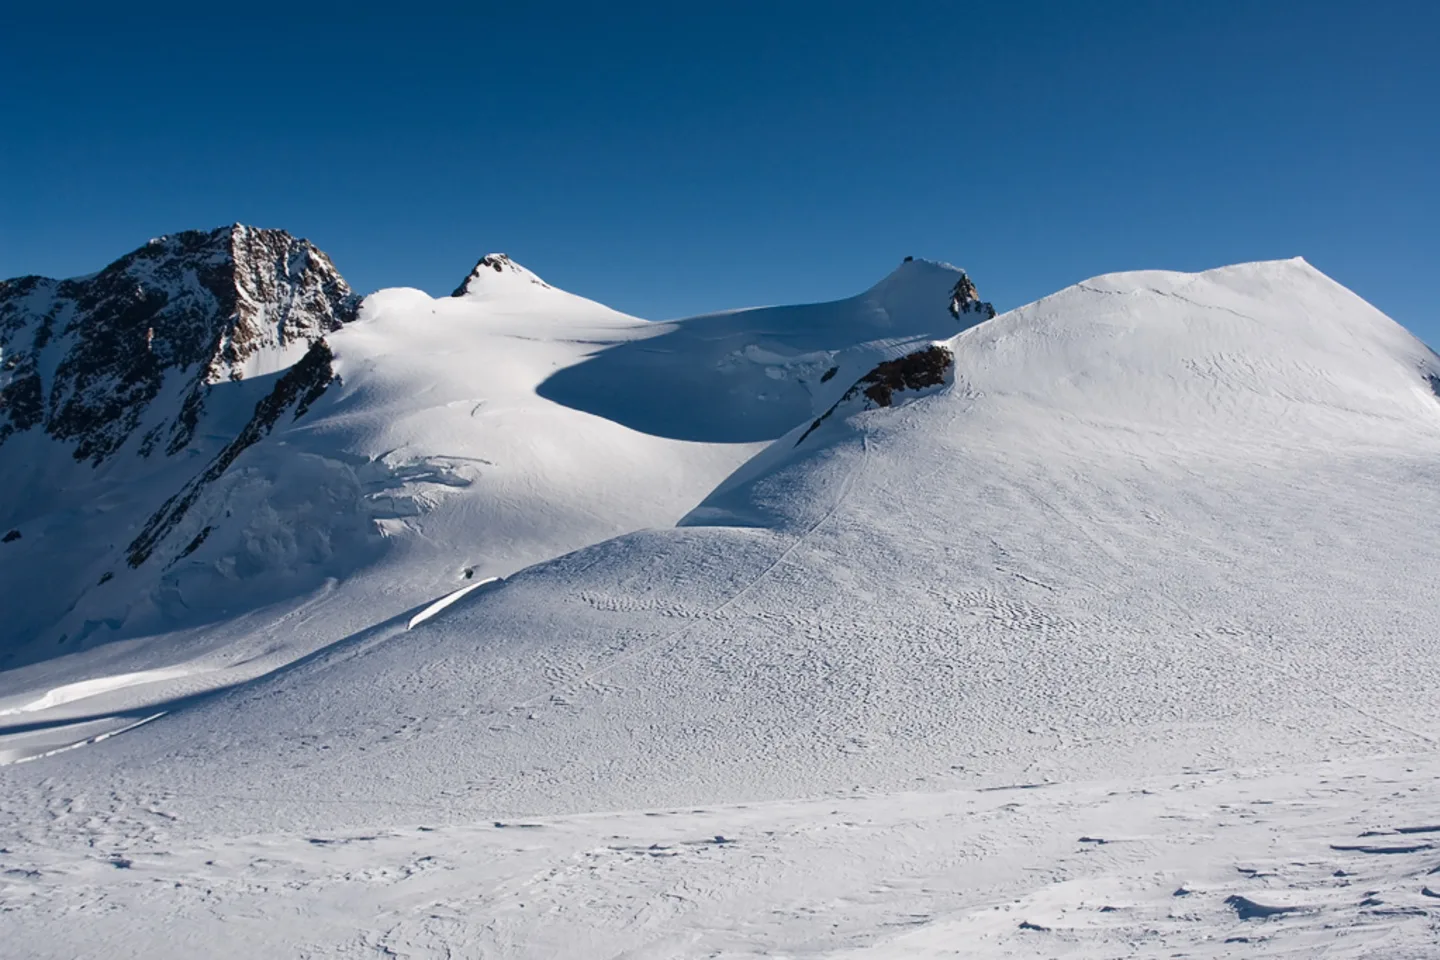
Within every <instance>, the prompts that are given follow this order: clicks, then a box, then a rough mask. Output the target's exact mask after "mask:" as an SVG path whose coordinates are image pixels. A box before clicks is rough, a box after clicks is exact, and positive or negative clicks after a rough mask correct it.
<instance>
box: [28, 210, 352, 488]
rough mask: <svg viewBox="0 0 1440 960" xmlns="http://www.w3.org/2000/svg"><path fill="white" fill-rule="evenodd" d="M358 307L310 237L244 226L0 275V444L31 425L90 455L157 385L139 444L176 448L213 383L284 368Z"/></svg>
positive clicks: (135, 423)
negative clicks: (91, 268)
mask: <svg viewBox="0 0 1440 960" xmlns="http://www.w3.org/2000/svg"><path fill="white" fill-rule="evenodd" d="M358 306H359V298H358V297H356V296H355V295H354V294H353V293H352V292H351V290H350V287H349V286H348V285H347V284H346V283H345V280H344V279H343V278H342V277H341V276H340V274H339V273H338V272H337V271H336V270H335V267H334V265H333V264H332V263H331V262H330V259H329V257H327V256H326V255H325V254H324V253H323V252H321V251H320V250H319V249H318V248H316V247H315V246H314V245H313V244H311V243H309V242H308V241H306V240H300V239H297V238H295V237H292V236H290V235H289V234H288V233H285V232H284V231H281V230H260V229H256V228H253V227H246V226H242V225H239V224H237V225H234V226H230V227H222V228H220V229H218V230H212V231H209V232H205V231H186V232H184V233H178V234H175V235H173V236H168V237H160V238H158V239H156V240H152V241H150V242H149V243H147V244H146V245H145V246H143V247H141V248H140V249H138V250H136V251H134V252H133V253H130V254H128V255H126V256H124V257H121V258H120V259H119V260H117V261H115V262H114V263H112V264H110V266H108V267H106V268H105V269H104V270H102V271H100V272H99V273H97V274H94V275H92V276H89V277H82V278H78V279H74V280H51V279H47V278H44V277H21V278H18V279H15V280H8V281H3V282H0V444H3V443H4V442H5V440H6V439H8V438H9V437H10V436H11V435H13V434H14V433H17V432H20V431H24V430H30V429H34V428H37V427H39V428H42V429H44V430H45V432H46V433H47V434H49V435H50V436H52V437H54V438H56V439H57V440H61V441H68V442H72V443H73V444H74V451H73V452H74V456H75V459H77V460H88V461H90V462H91V463H92V464H98V463H100V462H101V461H103V460H105V459H106V458H107V457H109V456H111V455H112V454H113V453H115V452H116V451H117V450H118V449H120V447H121V446H123V445H124V444H125V443H126V441H127V440H129V439H130V437H131V436H132V434H134V433H135V431H136V430H137V429H138V428H139V427H140V425H141V424H142V422H144V421H146V420H147V417H146V414H147V412H148V409H149V407H150V405H151V403H152V401H154V400H155V399H156V398H157V397H158V396H160V394H161V393H162V391H164V392H166V393H167V394H169V395H173V396H175V397H176V400H175V401H174V402H173V409H167V410H164V411H161V414H162V415H161V416H160V417H159V418H158V420H159V422H154V423H151V424H150V425H149V427H148V429H147V430H146V432H145V434H144V436H143V437H142V438H141V440H140V443H139V446H138V452H139V453H141V454H142V455H145V456H148V455H150V454H151V453H153V452H154V451H155V450H156V449H157V448H159V447H161V446H162V445H163V449H164V451H165V452H166V453H169V454H173V453H177V452H179V451H180V450H181V449H183V448H184V447H185V446H186V445H187V444H188V443H189V442H190V440H191V438H192V436H193V435H194V431H195V428H196V425H197V424H198V422H199V419H200V416H201V414H202V412H203V410H204V406H205V399H206V395H207V393H208V388H209V387H210V386H211V385H212V384H216V383H220V382H222V381H226V380H239V379H243V378H244V377H246V376H250V375H253V374H255V373H264V372H274V370H276V369H278V368H282V367H284V366H285V365H286V361H285V359H284V354H285V349H286V348H287V347H294V346H297V345H300V344H305V343H313V342H315V341H316V340H318V339H320V338H321V337H323V336H324V335H325V334H326V333H327V332H329V331H331V330H334V329H336V328H338V327H339V326H340V325H341V324H343V323H346V322H347V321H349V320H351V319H353V318H354V316H355V313H356V310H357V308H358ZM172 391H173V393H172ZM182 397H183V399H181V398H182ZM149 419H151V420H154V419H156V418H154V417H151V418H149Z"/></svg>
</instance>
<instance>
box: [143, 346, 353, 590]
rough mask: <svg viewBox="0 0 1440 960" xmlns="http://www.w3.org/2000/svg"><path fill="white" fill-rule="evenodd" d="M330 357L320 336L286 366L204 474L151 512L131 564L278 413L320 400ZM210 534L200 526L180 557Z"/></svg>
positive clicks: (269, 427)
mask: <svg viewBox="0 0 1440 960" xmlns="http://www.w3.org/2000/svg"><path fill="white" fill-rule="evenodd" d="M334 359H335V355H334V354H333V353H331V352H330V345H329V344H327V343H326V342H325V341H324V340H316V341H315V342H314V343H312V344H311V345H310V349H309V350H308V351H306V353H305V356H304V357H303V358H301V360H300V362H299V363H297V364H295V365H294V366H293V367H291V368H290V369H289V370H287V371H286V372H285V375H284V376H282V377H281V378H280V379H279V380H278V381H277V382H276V384H275V389H273V390H272V391H270V394H269V396H267V397H265V399H263V400H261V401H260V402H259V403H257V404H256V405H255V414H254V416H252V417H251V418H250V422H249V423H247V424H246V425H245V427H244V429H242V430H241V431H240V434H239V435H238V436H237V437H236V438H235V439H234V440H232V441H231V442H230V443H229V444H228V445H227V446H226V447H225V449H224V450H221V451H220V453H219V454H218V455H216V457H215V459H214V460H212V461H211V462H210V465H209V466H208V467H206V468H205V470H204V472H202V473H201V474H200V475H199V476H196V477H194V478H193V479H192V480H191V481H190V482H189V483H187V484H186V485H185V487H184V488H183V489H182V490H181V491H180V492H179V493H177V494H175V495H174V496H172V497H171V498H170V499H169V500H167V501H165V503H164V504H163V505H162V506H161V507H160V509H159V510H157V511H155V514H154V516H152V517H151V518H150V519H149V521H148V522H146V524H145V528H144V529H143V530H142V531H141V532H140V535H139V536H138V537H136V538H135V540H134V542H133V543H131V544H130V547H129V549H128V557H127V559H128V561H129V563H130V566H132V567H138V566H140V564H142V563H144V562H145V561H146V560H147V559H148V558H149V556H150V554H151V552H153V551H154V549H155V548H156V546H157V545H158V544H159V543H160V541H162V540H163V539H165V536H166V535H167V534H168V533H169V532H170V531H171V530H173V529H174V528H175V525H176V524H178V523H179V522H180V521H181V520H182V519H184V517H185V513H186V511H188V510H189V509H190V507H191V506H193V505H194V503H195V501H196V499H198V498H199V496H200V494H201V493H202V492H204V490H205V488H206V487H207V486H209V485H210V484H211V483H213V482H215V481H216V480H218V479H219V478H220V476H221V474H223V473H224V472H225V471H226V470H228V469H229V468H230V464H232V463H234V462H235V458H236V457H238V456H240V454H241V453H243V452H244V451H245V450H246V448H248V447H250V446H252V445H253V444H254V443H255V442H256V441H258V440H260V439H261V438H262V437H264V436H265V435H266V434H268V433H269V432H270V431H271V430H272V429H273V428H274V426H275V424H276V422H277V421H279V419H280V417H281V415H282V414H284V413H285V412H286V411H287V410H288V411H293V414H292V417H294V418H298V417H300V416H301V415H303V414H304V413H305V411H306V410H308V409H310V405H311V404H312V403H314V402H315V401H316V400H318V399H319V398H320V395H321V394H323V393H324V392H325V388H326V387H328V386H329V385H330V382H331V381H332V380H334V379H335V375H334V372H333V370H332V368H331V361H333V360H334ZM209 532H210V528H209V527H206V528H205V529H204V530H202V531H201V533H200V535H199V536H198V537H197V538H196V539H195V540H194V541H192V542H191V543H190V545H189V546H187V547H186V548H185V550H184V551H183V552H182V554H181V556H185V555H188V554H190V553H193V552H194V551H195V549H196V548H198V547H199V546H200V544H201V543H203V542H204V539H205V537H206V535H208V534H209Z"/></svg>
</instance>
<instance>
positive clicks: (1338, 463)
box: [25, 262, 1440, 829]
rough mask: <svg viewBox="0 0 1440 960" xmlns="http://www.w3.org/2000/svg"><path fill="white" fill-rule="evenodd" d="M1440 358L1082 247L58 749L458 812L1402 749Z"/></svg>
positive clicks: (1421, 674) (1426, 676) (1345, 324)
mask: <svg viewBox="0 0 1440 960" xmlns="http://www.w3.org/2000/svg"><path fill="white" fill-rule="evenodd" d="M955 283H956V277H955V276H954V275H953V274H952V275H951V276H949V277H948V278H945V280H944V281H943V282H941V283H939V284H938V285H937V290H938V294H939V300H938V303H936V308H937V309H938V310H939V311H940V317H941V318H942V319H943V320H944V321H946V322H948V323H951V324H953V323H954V320H953V318H951V317H950V316H949V311H948V310H947V309H946V305H947V303H948V301H949V294H950V291H951V290H952V289H953V287H954V284H955ZM895 292H897V293H898V291H895ZM931 302H932V303H934V301H931ZM952 329H953V328H952ZM1437 376H1440V368H1437V366H1436V358H1435V356H1434V354H1432V353H1431V352H1430V351H1429V350H1428V349H1427V348H1425V347H1424V346H1423V345H1422V344H1420V343H1419V342H1418V341H1416V340H1415V339H1414V338H1413V337H1411V336H1410V335H1408V334H1407V333H1406V332H1405V331H1404V330H1403V329H1401V328H1400V327H1398V326H1397V325H1395V324H1394V323H1393V322H1392V321H1390V320H1389V319H1387V318H1386V317H1384V316H1383V315H1382V314H1380V313H1379V312H1378V311H1376V310H1374V308H1372V307H1370V306H1369V305H1368V304H1366V303H1364V302H1363V301H1362V300H1360V299H1359V298H1358V297H1356V296H1354V295H1353V294H1351V293H1350V292H1349V291H1347V290H1344V289H1343V288H1342V287H1340V286H1339V285H1337V284H1335V283H1333V282H1332V281H1330V280H1329V279H1328V278H1325V277H1324V276H1322V275H1320V274H1319V273H1317V272H1316V271H1314V270H1312V269H1311V268H1309V267H1308V266H1306V265H1305V264H1303V263H1300V262H1281V263H1266V264H1252V265H1246V266H1242V267H1233V268H1226V269H1222V270H1216V271H1210V272H1208V273H1204V274H1197V275H1186V274H1171V273H1140V274H1123V275H1116V276H1111V277H1102V278H1098V279H1096V280H1093V281H1089V282H1087V283H1085V284H1081V285H1078V286H1076V287H1073V288H1070V289H1068V290H1066V291H1063V292H1061V293H1059V294H1057V295H1055V296H1053V297H1050V298H1047V299H1045V300H1042V301H1040V302H1038V303H1035V304H1032V305H1030V306H1028V307H1024V308H1021V309H1020V310H1017V311H1014V312H1011V313H1008V314H1005V315H1001V316H997V317H996V318H994V319H993V320H990V321H987V322H983V323H980V324H978V325H976V326H973V327H971V328H969V329H967V330H965V331H963V332H961V333H959V334H958V335H955V334H952V335H951V336H950V337H948V338H945V339H944V341H943V342H942V343H940V344H938V345H936V344H934V343H933V342H927V343H922V344H918V345H914V346H912V347H911V348H910V349H907V350H904V351H903V352H902V353H900V354H898V355H895V356H892V357H889V358H885V359H881V360H879V361H877V362H875V363H872V364H871V365H870V366H869V367H867V368H865V369H863V370H860V371H859V372H858V373H856V374H854V375H853V376H850V377H848V380H847V379H841V375H840V374H836V375H835V376H834V377H832V378H831V379H832V381H838V383H836V390H837V398H838V399H839V400H840V402H839V405H838V406H837V407H836V408H835V412H834V413H833V414H832V415H830V416H829V417H826V418H823V420H822V422H821V423H820V424H819V426H818V427H814V428H813V430H812V429H811V428H812V426H813V422H812V421H808V420H807V421H806V422H803V423H799V424H797V425H796V426H795V427H794V429H793V430H791V431H789V432H788V433H787V434H786V435H785V436H784V437H782V438H781V439H780V440H779V441H778V442H777V443H775V444H773V445H771V446H770V447H769V448H767V449H766V450H765V451H764V452H763V453H761V454H760V455H759V456H757V457H756V458H755V459H754V460H753V461H751V462H749V463H747V464H746V465H745V466H744V467H742V468H741V469H740V470H739V471H737V472H736V473H735V474H734V475H733V476H732V477H731V479H730V480H728V481H727V482H725V483H723V484H721V485H720V486H719V487H718V488H717V489H716V490H715V492H714V493H713V494H712V495H711V496H709V497H708V498H706V499H705V500H704V501H703V502H702V504H701V506H700V507H699V508H697V509H696V510H695V511H694V512H693V513H692V514H691V515H690V516H689V517H688V518H687V519H686V520H685V521H684V522H682V524H681V525H680V526H678V527H676V528H672V529H656V530H650V531H644V532H639V533H635V534H632V535H629V536H625V537H620V538H617V539H615V540H611V541H608V542H605V543H602V544H598V545H596V546H593V547H590V548H587V549H585V550H581V551H578V552H576V553H574V554H571V555H569V556H565V557H561V558H559V559H557V560H555V561H553V562H550V563H545V564H540V565H537V566H534V567H531V568H529V569H527V570H525V571H523V572H521V573H519V574H517V575H516V576H514V577H511V578H510V579H509V580H508V581H507V582H506V583H505V584H504V585H502V586H500V587H498V588H495V589H491V590H488V591H480V592H477V593H475V594H474V595H472V596H471V597H468V598H467V599H466V600H465V601H463V602H460V603H457V604H455V605H453V606H451V607H448V608H447V609H446V610H445V611H443V612H442V613H440V614H438V615H437V616H435V617H434V618H433V619H431V620H429V621H427V622H426V623H424V624H421V625H420V626H419V627H417V628H416V629H415V630H414V631H411V632H410V633H408V634H406V636H405V639H404V642H403V643H389V644H378V645H376V646H374V647H372V648H370V649H368V650H367V651H366V652H365V653H364V654H362V655H359V656H355V657H350V658H348V659H345V660H344V661H343V662H340V661H335V662H330V663H325V664H315V665H307V666H302V667H299V668H297V669H295V670H292V671H289V672H287V673H285V674H282V675H280V676H277V677H275V678H274V679H273V681H272V682H270V683H268V684H266V685H265V687H264V689H263V690H259V691H254V692H243V693H237V694H236V695H235V696H233V697H230V698H228V699H226V700H224V701H219V702H216V703H213V704H208V705H206V706H204V707H202V708H200V709H197V710H194V711H189V712H187V713H185V714H184V715H181V716H179V717H176V718H173V720H172V719H169V718H167V720H166V721H164V722H162V723H157V724H154V725H152V726H151V727H148V728H145V729H144V730H142V731H137V732H136V733H135V734H126V736H124V737H121V738H119V739H118V740H116V741H115V742H114V743H113V745H111V744H107V749H106V750H104V751H96V752H95V754H94V755H93V757H87V758H86V762H87V764H94V765H96V766H95V767H94V768H93V769H92V771H91V774H92V775H94V776H97V777H102V778H103V779H104V782H106V783H107V784H122V785H121V786H117V787H116V789H118V790H121V792H124V791H127V790H128V791H129V792H130V793H132V794H134V795H150V794H151V793H153V792H154V791H156V790H159V789H161V788H162V785H163V787H164V788H165V789H169V790H171V791H173V795H174V796H176V797H184V796H187V795H190V794H192V793H193V795H194V796H196V797H203V798H208V797H211V796H214V795H233V796H243V795H245V783H244V781H246V780H248V779H250V778H253V777H254V776H255V773H254V771H256V770H269V771H273V772H274V773H275V777H274V778H273V779H267V783H269V784H270V785H271V786H272V787H273V788H274V789H275V790H276V792H277V794H283V795H284V796H285V797H286V798H287V801H288V805H287V807H286V809H285V812H284V814H283V815H284V816H285V817H287V818H288V817H300V818H302V819H305V821H306V822H310V821H313V822H317V823H321V822H323V823H329V824H331V825H332V826H333V824H334V820H333V818H334V817H335V815H336V813H335V806H334V804H333V798H334V797H336V796H345V795H360V794H361V793H362V792H363V795H364V796H365V797H366V799H367V800H369V801H371V802H372V803H373V802H375V801H384V802H385V803H386V804H394V805H395V806H396V807H403V805H404V804H406V803H415V804H421V803H424V804H434V807H433V808H431V807H425V808H424V809H426V810H430V809H445V810H447V811H448V812H449V814H450V815H452V816H454V817H456V818H457V819H464V818H466V817H470V818H473V817H475V816H478V815H480V814H481V813H482V812H486V811H488V812H491V813H495V812H499V811H514V812H533V811H541V810H550V811H559V810H565V811H579V810H596V809H612V808H642V807H643V808H650V807H655V806H664V805H670V804H694V803H698V802H701V801H703V802H705V803H713V802H716V801H717V800H720V799H729V800H736V801H741V800H754V799H759V798H782V797H797V796H817V795H820V794H824V793H827V792H829V791H849V790H853V789H854V788H856V787H857V786H859V787H861V788H864V789H877V790H901V789H913V785H914V784H916V783H917V782H919V781H922V780H923V781H925V782H926V783H929V782H931V781H934V780H937V779H940V780H946V779H951V778H960V779H962V780H967V779H968V780H973V781H975V782H978V783H982V784H988V785H995V786H1004V785H1014V784H1017V783H1020V784H1035V783H1038V782H1042V781H1043V780H1045V779H1046V778H1052V777H1053V778H1062V779H1088V778H1092V777H1106V776H1112V775H1114V776H1121V775H1123V776H1126V777H1135V776H1141V775H1147V774H1160V773H1168V772H1171V771H1174V770H1177V769H1179V768H1182V767H1185V766H1186V765H1199V766H1202V767H1205V768H1209V767H1212V766H1215V765H1217V764H1229V765H1242V766H1243V765H1250V764H1263V763H1268V762H1271V761H1272V760H1276V759H1285V760H1286V761H1287V762H1289V761H1295V760H1303V759H1317V760H1318V759H1326V758H1331V757H1338V756H1344V755H1347V754H1348V753H1354V752H1360V753H1367V754H1370V753H1377V752H1385V751H1388V750H1396V749H1415V748H1416V747H1417V745H1418V746H1422V747H1425V748H1426V749H1431V748H1433V743H1434V742H1435V741H1436V740H1440V725H1437V720H1436V718H1437V717H1440V711H1437V710H1436V709H1435V707H1436V703H1435V693H1434V691H1436V690H1437V689H1440V654H1437V653H1436V651H1435V647H1434V644H1433V637H1434V635H1435V633H1436V631H1437V630H1440V613H1437V611H1440V585H1437V582H1436V580H1435V577H1434V571H1435V569H1436V568H1437V565H1440V483H1437V479H1440V475H1437V470H1436V464H1437V463H1440V398H1437V397H1436V396H1435V394H1434V392H1433V391H1432V390H1431V388H1430V380H1429V378H1431V377H1437ZM872 388H876V389H875V390H874V393H873V394H872V393H871V392H870V391H871V390H872ZM847 394H848V398H847ZM885 401H888V405H885ZM834 403H835V400H833V399H832V401H831V404H832V405H834ZM807 430H809V431H810V433H809V436H806V437H805V438H804V440H803V442H798V441H800V436H801V434H803V433H805V432H806V431H807ZM477 651H479V652H481V654H480V655H477ZM422 690H423V698H422V699H423V717H422V718H420V719H418V720H417V719H416V711H417V709H420V708H417V699H416V697H417V694H416V691H422ZM342 729H343V730H344V731H345V732H346V733H345V736H346V739H345V744H346V747H347V749H345V750H329V751H323V752H322V751H318V750H316V749H315V747H314V740H313V739H312V735H313V734H314V732H315V731H336V730H342ZM396 730H405V731H406V734H405V736H404V737H396V736H392V735H391V733H390V732H391V731H396ZM197 744H203V749H197ZM361 744H363V745H364V746H366V748H367V749H366V750H365V751H359V750H356V749H355V748H356V747H357V746H358V745H361ZM377 756H383V763H384V769H385V770H386V773H387V779H385V780H383V781H377V779H376V778H375V777H374V775H373V772H374V769H375V765H376V763H377V762H378V761H377V759H376V758H377ZM210 757H216V758H220V757H223V758H224V759H223V761H222V760H218V759H217V760H214V761H211V760H210V759H208V758H210ZM46 763H48V761H44V762H42V763H41V764H37V765H36V768H35V769H34V770H33V771H27V772H26V773H25V776H27V777H29V776H35V777H37V778H38V777H41V776H46V775H54V774H56V773H57V772H59V770H60V768H59V767H58V766H49V767H47V766H45V765H44V764H46ZM130 771H133V772H130ZM297 771H298V772H297ZM126 778H131V779H132V780H133V782H130V783H128V785H127V784H124V781H125V780H126ZM147 778H153V779H150V780H147ZM202 784H203V785H204V787H203V789H202V787H201V785H202ZM456 784H464V785H465V786H464V787H463V788H457V787H456ZM208 803H209V800H208V799H197V800H196V801H194V802H193V804H189V806H187V801H183V800H177V807H176V809H175V812H177V813H181V814H183V815H187V816H189V815H197V816H198V815H202V814H203V815H205V816H218V815H220V814H217V813H216V812H215V811H214V810H213V809H212V807H210V806H207V804H208ZM202 808H203V809H202ZM377 809H380V805H379V804H378V803H377V804H375V805H374V806H367V807H366V808H365V810H364V811H363V812H357V814H356V816H357V817H362V818H368V819H366V820H364V822H368V823H372V824H373V823H374V822H375V821H374V818H375V817H377V816H382V815H383V814H380V813H376V810H377ZM386 809H389V808H388V807H387V808H386ZM224 816H225V817H227V818H233V821H234V823H235V824H236V825H243V826H244V827H245V828H247V829H248V828H255V829H269V828H270V827H271V826H272V825H274V823H275V822H276V821H274V820H270V819H267V817H270V816H272V815H271V814H268V813H266V812H264V811H255V810H252V809H250V808H248V807H247V808H242V807H241V806H240V805H233V806H231V807H230V808H229V809H228V810H227V811H226V812H225V813H224ZM287 822H297V821H287ZM357 822H359V821H357Z"/></svg>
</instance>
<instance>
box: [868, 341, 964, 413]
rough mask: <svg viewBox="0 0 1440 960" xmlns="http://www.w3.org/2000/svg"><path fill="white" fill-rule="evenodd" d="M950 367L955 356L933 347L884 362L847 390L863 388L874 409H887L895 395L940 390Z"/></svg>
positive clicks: (938, 346) (941, 348)
mask: <svg viewBox="0 0 1440 960" xmlns="http://www.w3.org/2000/svg"><path fill="white" fill-rule="evenodd" d="M954 363H955V355H954V354H952V353H951V352H950V351H949V350H948V349H946V348H945V347H942V346H940V345H939V344H935V345H933V346H931V347H930V348H928V349H926V350H917V351H916V352H915V353H907V354H906V355H905V356H903V357H901V358H899V359H898V360H887V361H886V362H884V363H881V364H879V365H877V366H876V367H875V369H874V370H871V371H870V372H869V373H867V374H865V376H863V377H861V378H860V382H859V383H857V384H856V385H855V386H854V387H852V388H851V390H852V392H853V391H854V390H857V389H860V388H861V387H864V394H865V396H867V397H869V398H870V399H871V400H872V401H874V403H875V406H877V407H888V406H890V405H891V404H892V403H894V402H895V394H896V392H897V391H900V390H923V389H924V388H926V387H938V386H940V384H942V383H944V382H945V373H946V371H948V370H949V369H950V367H951V366H953V365H954Z"/></svg>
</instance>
